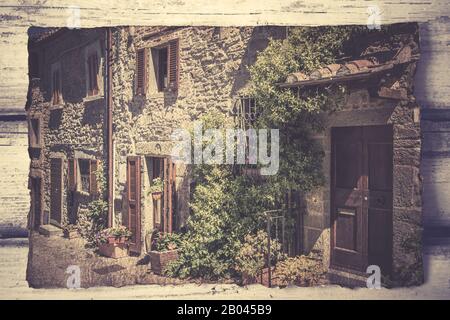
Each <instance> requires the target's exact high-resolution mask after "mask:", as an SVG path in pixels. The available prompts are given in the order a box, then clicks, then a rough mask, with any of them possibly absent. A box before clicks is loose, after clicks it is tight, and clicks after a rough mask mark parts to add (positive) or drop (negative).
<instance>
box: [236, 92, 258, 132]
mask: <svg viewBox="0 0 450 320" xmlns="http://www.w3.org/2000/svg"><path fill="white" fill-rule="evenodd" d="M233 113H234V116H235V119H236V121H238V124H239V126H240V127H241V128H242V129H248V128H250V127H252V126H253V125H254V123H255V121H256V119H257V118H258V108H257V105H256V100H255V99H254V98H252V97H247V96H240V97H238V98H237V99H236V100H235V102H234V107H233Z"/></svg>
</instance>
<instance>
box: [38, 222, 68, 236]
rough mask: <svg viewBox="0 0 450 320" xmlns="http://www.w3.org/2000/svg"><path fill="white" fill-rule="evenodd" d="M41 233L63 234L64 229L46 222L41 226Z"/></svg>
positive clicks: (48, 234) (47, 234) (45, 234)
mask: <svg viewBox="0 0 450 320" xmlns="http://www.w3.org/2000/svg"><path fill="white" fill-rule="evenodd" d="M39 234H41V235H43V236H46V237H50V236H61V237H62V236H63V230H62V229H60V228H58V227H56V226H54V225H51V224H44V225H41V226H39Z"/></svg>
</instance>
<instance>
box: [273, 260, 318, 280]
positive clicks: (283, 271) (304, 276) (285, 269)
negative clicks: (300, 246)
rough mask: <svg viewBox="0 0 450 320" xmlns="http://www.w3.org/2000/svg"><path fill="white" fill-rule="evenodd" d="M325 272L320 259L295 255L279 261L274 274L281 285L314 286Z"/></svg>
mask: <svg viewBox="0 0 450 320" xmlns="http://www.w3.org/2000/svg"><path fill="white" fill-rule="evenodd" d="M325 273H326V272H325V269H324V268H323V265H322V261H320V260H317V259H313V258H311V257H307V256H297V257H293V258H287V259H286V260H284V261H280V262H279V263H278V264H277V267H276V271H275V275H274V276H275V277H276V278H277V279H278V281H279V282H280V283H281V284H282V285H290V284H295V285H300V286H315V285H318V284H320V282H321V281H323V280H324V276H325Z"/></svg>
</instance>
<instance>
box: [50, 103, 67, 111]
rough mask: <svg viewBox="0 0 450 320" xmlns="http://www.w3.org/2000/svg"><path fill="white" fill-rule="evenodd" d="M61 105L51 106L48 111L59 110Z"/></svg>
mask: <svg viewBox="0 0 450 320" xmlns="http://www.w3.org/2000/svg"><path fill="white" fill-rule="evenodd" d="M63 106H64V105H63V104H52V105H51V106H50V111H52V110H61V109H62V108H63Z"/></svg>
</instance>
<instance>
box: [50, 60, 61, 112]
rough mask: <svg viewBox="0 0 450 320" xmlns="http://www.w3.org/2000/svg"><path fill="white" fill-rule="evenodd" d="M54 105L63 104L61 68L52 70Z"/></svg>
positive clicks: (57, 67)
mask: <svg viewBox="0 0 450 320" xmlns="http://www.w3.org/2000/svg"><path fill="white" fill-rule="evenodd" d="M52 104H53V105H59V104H62V90H61V69H60V68H59V66H55V67H54V68H52Z"/></svg>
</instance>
